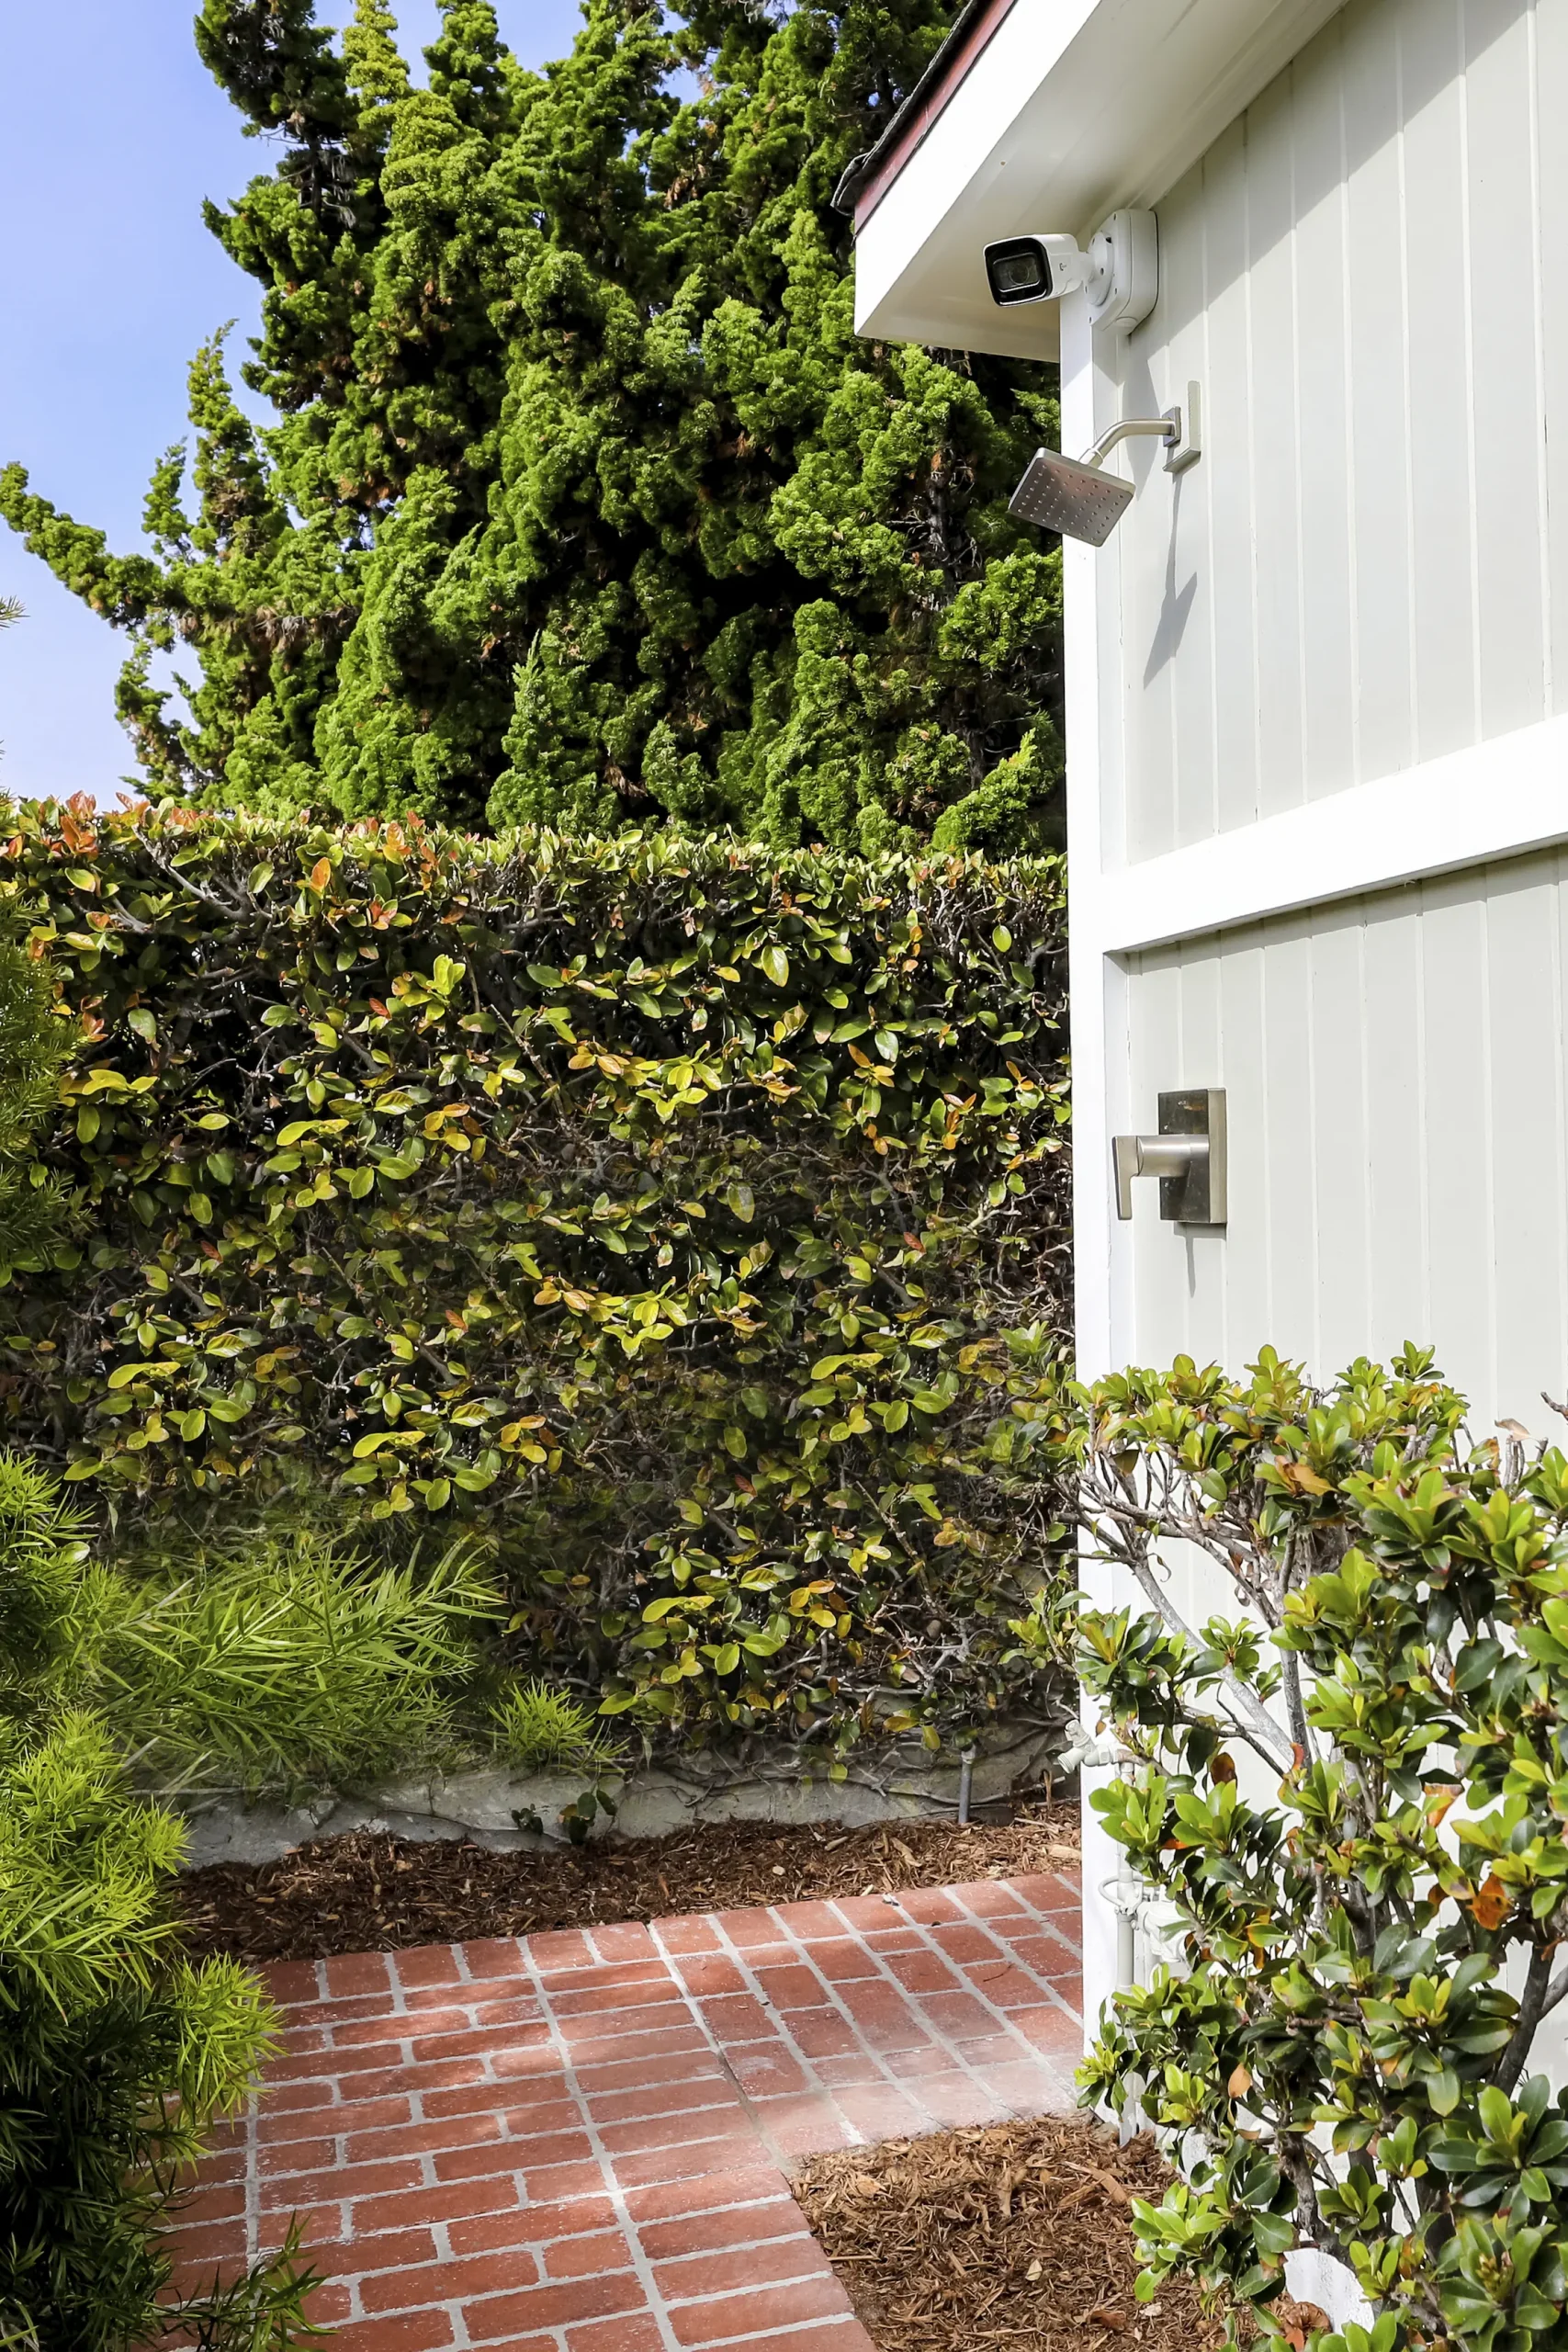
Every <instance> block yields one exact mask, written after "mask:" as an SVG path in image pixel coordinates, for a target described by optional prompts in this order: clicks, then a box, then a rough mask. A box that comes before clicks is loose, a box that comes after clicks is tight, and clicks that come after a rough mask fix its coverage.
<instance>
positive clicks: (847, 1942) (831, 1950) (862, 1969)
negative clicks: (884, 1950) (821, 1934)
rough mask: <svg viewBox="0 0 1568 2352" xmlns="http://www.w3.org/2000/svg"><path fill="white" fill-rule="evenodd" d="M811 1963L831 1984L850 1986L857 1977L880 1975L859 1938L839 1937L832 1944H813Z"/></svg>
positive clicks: (819, 1974)
mask: <svg viewBox="0 0 1568 2352" xmlns="http://www.w3.org/2000/svg"><path fill="white" fill-rule="evenodd" d="M811 1962H812V1965H813V1967H814V1968H815V1969H816V1971H817V1973H818V1976H823V1977H826V1978H827V1980H828V1983H829V1985H848V1984H852V1982H853V1981H854V1979H855V1978H856V1977H860V1976H875V1975H877V1974H879V1973H880V1972H879V1970H878V1968H877V1965H876V1962H875V1961H874V1960H873V1958H872V1956H871V1954H870V1952H868V1951H867V1950H866V1948H865V1946H864V1945H863V1943H862V1941H861V1939H860V1938H859V1937H858V1936H839V1937H837V1938H835V1939H834V1940H833V1941H832V1942H831V1943H820V1944H813V1945H812V1947H811Z"/></svg>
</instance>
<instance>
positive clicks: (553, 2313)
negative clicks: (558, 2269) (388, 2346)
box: [463, 2270, 647, 2344]
mask: <svg viewBox="0 0 1568 2352" xmlns="http://www.w3.org/2000/svg"><path fill="white" fill-rule="evenodd" d="M646 2308H647V2306H646V2304H645V2302H644V2300H643V2291H642V2286H641V2283H640V2281H639V2280H638V2279H637V2276H636V2274H635V2273H634V2272H632V2271H630V2270H615V2271H612V2272H611V2274H610V2276H609V2277H608V2278H568V2279H563V2280H561V2281H559V2282H558V2284H556V2285H554V2286H545V2287H534V2288H531V2289H529V2290H526V2291H525V2293H523V2294H520V2295H496V2296H493V2297H490V2298H487V2300H486V2301H483V2302H477V2303H465V2305H464V2306H463V2320H464V2324H465V2325H466V2326H467V2328H468V2334H469V2335H471V2336H472V2337H473V2339H474V2342H475V2343H476V2344H493V2343H494V2342H495V2341H496V2339H497V2338H498V2337H500V2336H513V2335H525V2334H526V2333H527V2332H528V2331H529V2330H531V2329H535V2328H547V2327H565V2326H568V2325H570V2323H571V2321H573V2320H591V2319H608V2318H609V2317H611V2315H612V2314H613V2313H615V2312H634V2311H639V2310H645V2309H646Z"/></svg>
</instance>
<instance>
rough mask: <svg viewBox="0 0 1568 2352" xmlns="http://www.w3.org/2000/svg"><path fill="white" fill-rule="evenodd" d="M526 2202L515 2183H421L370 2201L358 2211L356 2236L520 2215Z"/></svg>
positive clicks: (496, 2180)
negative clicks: (434, 2185) (481, 2216)
mask: <svg viewBox="0 0 1568 2352" xmlns="http://www.w3.org/2000/svg"><path fill="white" fill-rule="evenodd" d="M522 2210H523V2200H522V2199H521V2198H520V2197H519V2196H518V2194H517V2188H516V2184H515V2183H514V2182H513V2181H510V2180H506V2179H501V2178H497V2177H494V2176H492V2175H490V2174H486V2175H484V2176H483V2177H481V2178H479V2179H478V2180H458V2181H451V2182H447V2183H446V2184H444V2185H443V2186H442V2187H440V2188H430V2187H428V2186H427V2185H426V2184H425V2183H424V2182H423V2181H422V2182H421V2183H420V2185H419V2187H418V2188H408V2189H403V2190H402V2191H400V2193H398V2194H396V2195H393V2196H390V2197H366V2198H362V2199H359V2200H358V2201H357V2202H356V2203H355V2208H354V2228H355V2235H356V2236H358V2237H362V2238H368V2237H370V2236H372V2235H373V2234H374V2233H376V2232H377V2231H378V2230H398V2229H403V2228H406V2227H407V2226H408V2225H409V2224H410V2223H412V2222H456V2221H458V2220H465V2221H466V2220H467V2219H468V2217H469V2216H470V2215H472V2214H475V2213H513V2214H514V2213H520V2212H521V2211H522Z"/></svg>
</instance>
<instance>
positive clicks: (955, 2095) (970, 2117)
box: [908, 2072, 1000, 2131]
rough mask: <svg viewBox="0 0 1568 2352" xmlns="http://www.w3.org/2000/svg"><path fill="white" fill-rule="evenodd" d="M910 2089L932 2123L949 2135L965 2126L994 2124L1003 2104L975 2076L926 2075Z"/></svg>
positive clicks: (955, 2073) (910, 2086) (912, 2095)
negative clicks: (938, 2125) (949, 2132)
mask: <svg viewBox="0 0 1568 2352" xmlns="http://www.w3.org/2000/svg"><path fill="white" fill-rule="evenodd" d="M908 2089H909V2093H910V2096H911V2097H912V2098H918V2099H919V2102H920V2105H921V2106H922V2107H923V2108H924V2109H925V2110H926V2113H927V2114H928V2115H929V2116H930V2117H931V2120H932V2122H933V2123H939V2124H940V2125H941V2126H942V2130H943V2131H956V2130H957V2129H958V2128H959V2127H960V2126H961V2125H962V2124H965V2123H992V2122H994V2121H995V2120H996V2119H997V2114H998V2108H999V2105H1000V2102H999V2100H998V2099H997V2098H996V2097H995V2096H994V2094H993V2093H992V2092H991V2091H990V2090H989V2089H988V2087H987V2086H986V2085H985V2084H984V2083H978V2082H976V2080H975V2078H974V2076H973V2075H964V2074H959V2073H957V2072H954V2073H952V2074H947V2075H922V2076H921V2077H920V2079H919V2082H915V2083H911V2084H910V2085H909V2086H908Z"/></svg>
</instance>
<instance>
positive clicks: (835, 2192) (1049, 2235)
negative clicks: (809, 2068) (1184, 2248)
mask: <svg viewBox="0 0 1568 2352" xmlns="http://www.w3.org/2000/svg"><path fill="white" fill-rule="evenodd" d="M1170 2178H1171V2175H1170V2172H1169V2170H1168V2167H1167V2165H1165V2163H1164V2162H1163V2161H1162V2159H1161V2158H1160V2156H1159V2154H1157V2152H1156V2148H1155V2144H1154V2142H1153V2140H1152V2138H1150V2137H1149V2136H1148V2134H1146V2133H1145V2134H1143V2135H1142V2136H1140V2137H1139V2138H1138V2139H1136V2140H1134V2141H1131V2142H1130V2143H1128V2145H1127V2146H1126V2147H1124V2148H1122V2147H1119V2146H1118V2145H1117V2141H1116V2134H1115V2133H1114V2132H1113V2131H1108V2130H1107V2129H1106V2128H1105V2127H1104V2126H1103V2125H1102V2124H1100V2123H1097V2122H1094V2121H1092V2120H1089V2118H1088V2117H1064V2116H1046V2117H1043V2119H1042V2120H1040V2121H1039V2122H1035V2123H998V2124H987V2125H983V2126H980V2127H979V2128H977V2129H975V2130H972V2131H943V2132H940V2133H938V2134H937V2135H936V2136H935V2137H933V2138H931V2139H928V2140H889V2141H886V2142H885V2143H883V2145H882V2146H881V2147H878V2148H845V2149H843V2150H835V2152H834V2153H833V2154H831V2155H825V2156H818V2157H817V2158H815V2159H814V2161H813V2162H812V2163H811V2164H810V2165H809V2166H808V2167H807V2169H806V2171H805V2172H804V2173H802V2174H801V2175H800V2176H799V2177H797V2178H796V2180H795V2182H794V2183H793V2187H794V2189H795V2196H796V2197H797V2198H798V2199H799V2200H800V2204H801V2206H802V2208H803V2210H804V2211H805V2214H806V2218H807V2221H808V2222H810V2224H811V2228H812V2231H813V2233H814V2234H815V2235H816V2237H817V2239H818V2243H819V2244H820V2245H822V2247H823V2248H824V2250H825V2252H826V2253H827V2256H828V2258H829V2261H830V2262H831V2263H832V2265H833V2267H834V2269H835V2270H836V2271H837V2272H838V2274H839V2277H840V2279H841V2280H842V2282H843V2285H844V2288H845V2290H846V2291H847V2293H848V2294H849V2296H850V2298H851V2301H852V2302H853V2304H854V2307H855V2312H856V2314H857V2316H858V2317H859V2319H860V2322H861V2324H862V2326H863V2328H864V2329H865V2331H866V2333H867V2335H869V2336H870V2337H871V2339H872V2341H873V2343H874V2345H875V2346H877V2352H972V2347H973V2346H982V2345H1003V2344H1005V2345H1006V2346H1009V2352H1086V2347H1087V2352H1095V2347H1096V2346H1098V2347H1100V2352H1118V2347H1125V2352H1134V2347H1136V2352H1214V2347H1216V2346H1219V2345H1221V2344H1222V2343H1223V2342H1224V2332H1225V2331H1224V2314H1223V2313H1219V2314H1213V2313H1205V2312H1203V2310H1202V2309H1201V2305H1200V2303H1199V2301H1198V2296H1197V2291H1196V2290H1195V2289H1194V2288H1193V2287H1191V2286H1190V2285H1189V2284H1187V2283H1185V2282H1180V2283H1178V2282H1176V2281H1168V2282H1167V2283H1166V2285H1165V2286H1164V2287H1162V2289H1161V2290H1160V2293H1159V2295H1158V2298H1157V2299H1156V2301H1154V2302H1152V2303H1139V2302H1136V2301H1134V2295H1133V2282H1134V2279H1135V2278H1136V2277H1137V2275H1138V2267H1139V2266H1138V2260H1137V2256H1136V2255H1135V2254H1134V2249H1133V2238H1132V2233H1131V2231H1130V2229H1129V2227H1128V2220H1129V2212H1128V2209H1129V2207H1130V2206H1131V2203H1132V2200H1133V2199H1134V2197H1145V2198H1147V2199H1150V2201H1151V2202H1154V2203H1157V2202H1158V2200H1159V2199H1160V2198H1162V2197H1163V2196H1164V2194H1165V2191H1166V2188H1167V2186H1168V2183H1169V2181H1170ZM1274 2308H1275V2312H1276V2313H1277V2314H1278V2316H1279V2319H1280V2324H1282V2326H1283V2327H1284V2328H1285V2330H1286V2332H1287V2335H1289V2336H1290V2337H1291V2339H1292V2341H1293V2342H1294V2343H1295V2344H1296V2345H1298V2346H1299V2345H1300V2344H1301V2342H1302V2340H1303V2329H1304V2328H1305V2327H1306V2326H1309V2325H1315V2326H1322V2325H1323V2324H1324V2320H1323V2315H1322V2313H1321V2312H1317V2311H1315V2310H1314V2308H1313V2306H1312V2305H1311V2304H1295V2303H1292V2302H1290V2301H1287V2300H1285V2299H1283V2298H1281V2300H1280V2302H1279V2303H1277V2304H1276V2305H1275V2307H1274ZM1251 2332H1252V2330H1251V2322H1250V2315H1249V2314H1243V2315H1242V2323H1241V2329H1240V2333H1241V2335H1242V2338H1243V2340H1244V2341H1245V2340H1246V2339H1247V2335H1249V2334H1250V2333H1251Z"/></svg>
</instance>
